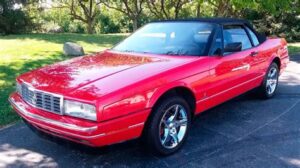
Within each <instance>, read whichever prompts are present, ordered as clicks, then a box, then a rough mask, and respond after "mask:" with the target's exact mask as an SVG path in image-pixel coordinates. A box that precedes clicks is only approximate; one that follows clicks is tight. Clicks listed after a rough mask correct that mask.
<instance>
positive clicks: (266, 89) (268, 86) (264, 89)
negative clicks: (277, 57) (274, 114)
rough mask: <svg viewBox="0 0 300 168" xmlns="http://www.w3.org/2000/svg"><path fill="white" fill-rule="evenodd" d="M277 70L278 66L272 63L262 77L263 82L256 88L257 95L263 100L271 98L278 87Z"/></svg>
mask: <svg viewBox="0 0 300 168" xmlns="http://www.w3.org/2000/svg"><path fill="white" fill-rule="evenodd" d="M278 77H279V68H278V65H277V64H276V63H275V62H273V63H272V64H271V65H270V66H269V68H268V71H267V73H266V75H265V77H264V81H263V83H262V84H261V86H260V87H259V88H258V94H259V96H260V97H261V98H263V99H269V98H272V97H273V96H274V95H275V94H276V90H277V86H278Z"/></svg>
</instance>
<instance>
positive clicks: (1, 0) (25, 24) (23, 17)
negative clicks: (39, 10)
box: [0, 0, 35, 34]
mask: <svg viewBox="0 0 300 168" xmlns="http://www.w3.org/2000/svg"><path fill="white" fill-rule="evenodd" d="M34 2H35V1H33V0H31V1H30V0H0V34H11V33H21V32H26V31H29V30H31V29H32V28H33V27H34V25H33V23H32V21H31V18H30V17H29V16H28V15H27V13H26V12H25V11H24V10H23V8H24V7H25V6H26V5H27V4H29V3H34Z"/></svg>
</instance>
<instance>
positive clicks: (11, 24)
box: [0, 0, 300, 41]
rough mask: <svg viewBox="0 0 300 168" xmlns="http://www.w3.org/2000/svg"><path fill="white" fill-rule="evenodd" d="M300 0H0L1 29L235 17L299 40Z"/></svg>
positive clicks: (100, 28) (128, 28) (115, 28)
mask: <svg viewBox="0 0 300 168" xmlns="http://www.w3.org/2000/svg"><path fill="white" fill-rule="evenodd" d="M299 1H300V0H0V33H1V34H15V33H23V32H47V33H61V32H67V33H90V34H92V33H96V34H103V33H122V32H123V33H124V32H132V31H133V30H135V29H137V28H138V27H140V26H142V25H144V24H145V23H147V22H149V21H152V20H162V19H179V18H196V17H235V18H244V19H248V20H250V21H252V22H253V24H254V25H255V26H256V27H257V29H258V30H259V31H260V32H263V33H266V34H267V35H276V36H280V37H286V38H287V39H288V40H289V41H299V40H300V2H299Z"/></svg>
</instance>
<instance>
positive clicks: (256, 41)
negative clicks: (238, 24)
mask: <svg viewBox="0 0 300 168" xmlns="http://www.w3.org/2000/svg"><path fill="white" fill-rule="evenodd" d="M246 29H247V31H248V32H249V34H250V37H251V39H252V42H253V44H254V46H258V45H259V41H258V39H257V36H256V35H255V33H254V32H253V31H252V30H251V29H249V28H248V27H246Z"/></svg>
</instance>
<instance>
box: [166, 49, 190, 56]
mask: <svg viewBox="0 0 300 168" xmlns="http://www.w3.org/2000/svg"><path fill="white" fill-rule="evenodd" d="M165 55H187V52H185V53H184V52H182V50H178V51H177V52H174V51H168V52H166V53H165Z"/></svg>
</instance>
